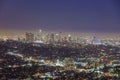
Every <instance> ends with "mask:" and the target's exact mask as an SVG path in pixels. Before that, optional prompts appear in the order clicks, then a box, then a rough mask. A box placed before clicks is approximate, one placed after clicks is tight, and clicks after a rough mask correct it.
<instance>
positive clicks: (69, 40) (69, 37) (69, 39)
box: [68, 34, 71, 42]
mask: <svg viewBox="0 0 120 80" xmlns="http://www.w3.org/2000/svg"><path fill="white" fill-rule="evenodd" d="M68 42H71V35H70V34H69V35H68Z"/></svg>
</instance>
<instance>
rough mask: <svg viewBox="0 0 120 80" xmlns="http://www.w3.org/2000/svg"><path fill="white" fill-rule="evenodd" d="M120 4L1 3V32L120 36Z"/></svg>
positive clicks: (93, 0)
mask: <svg viewBox="0 0 120 80" xmlns="http://www.w3.org/2000/svg"><path fill="white" fill-rule="evenodd" d="M119 3H120V1H118V0H116V1H113V0H98V1H96V0H91V1H89V0H84V1H83V0H80V1H77V0H74V1H73V0H70V1H55V0H53V1H49V0H45V1H43V0H41V1H39V0H34V1H33V0H26V1H24V0H17V1H16V0H11V1H7V0H1V1H0V5H1V6H0V31H1V32H12V31H14V32H17V31H21V32H22V31H23V32H25V31H35V30H37V29H43V30H46V31H55V32H59V31H62V32H81V33H82V32H91V33H119V30H120V27H119V26H120V15H119V12H120V8H119Z"/></svg>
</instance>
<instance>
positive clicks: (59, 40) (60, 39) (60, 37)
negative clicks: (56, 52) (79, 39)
mask: <svg viewBox="0 0 120 80" xmlns="http://www.w3.org/2000/svg"><path fill="white" fill-rule="evenodd" d="M61 34H62V32H59V39H58V42H61V41H62V36H61Z"/></svg>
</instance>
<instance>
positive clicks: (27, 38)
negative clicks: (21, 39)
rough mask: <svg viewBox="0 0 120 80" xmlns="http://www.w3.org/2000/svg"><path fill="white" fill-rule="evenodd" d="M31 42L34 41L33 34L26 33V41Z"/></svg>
mask: <svg viewBox="0 0 120 80" xmlns="http://www.w3.org/2000/svg"><path fill="white" fill-rule="evenodd" d="M33 40H34V34H33V33H27V32H26V41H28V42H32V41H33Z"/></svg>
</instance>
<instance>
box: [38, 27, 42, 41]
mask: <svg viewBox="0 0 120 80" xmlns="http://www.w3.org/2000/svg"><path fill="white" fill-rule="evenodd" d="M38 39H39V40H42V30H41V29H40V30H39V34H38Z"/></svg>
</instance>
